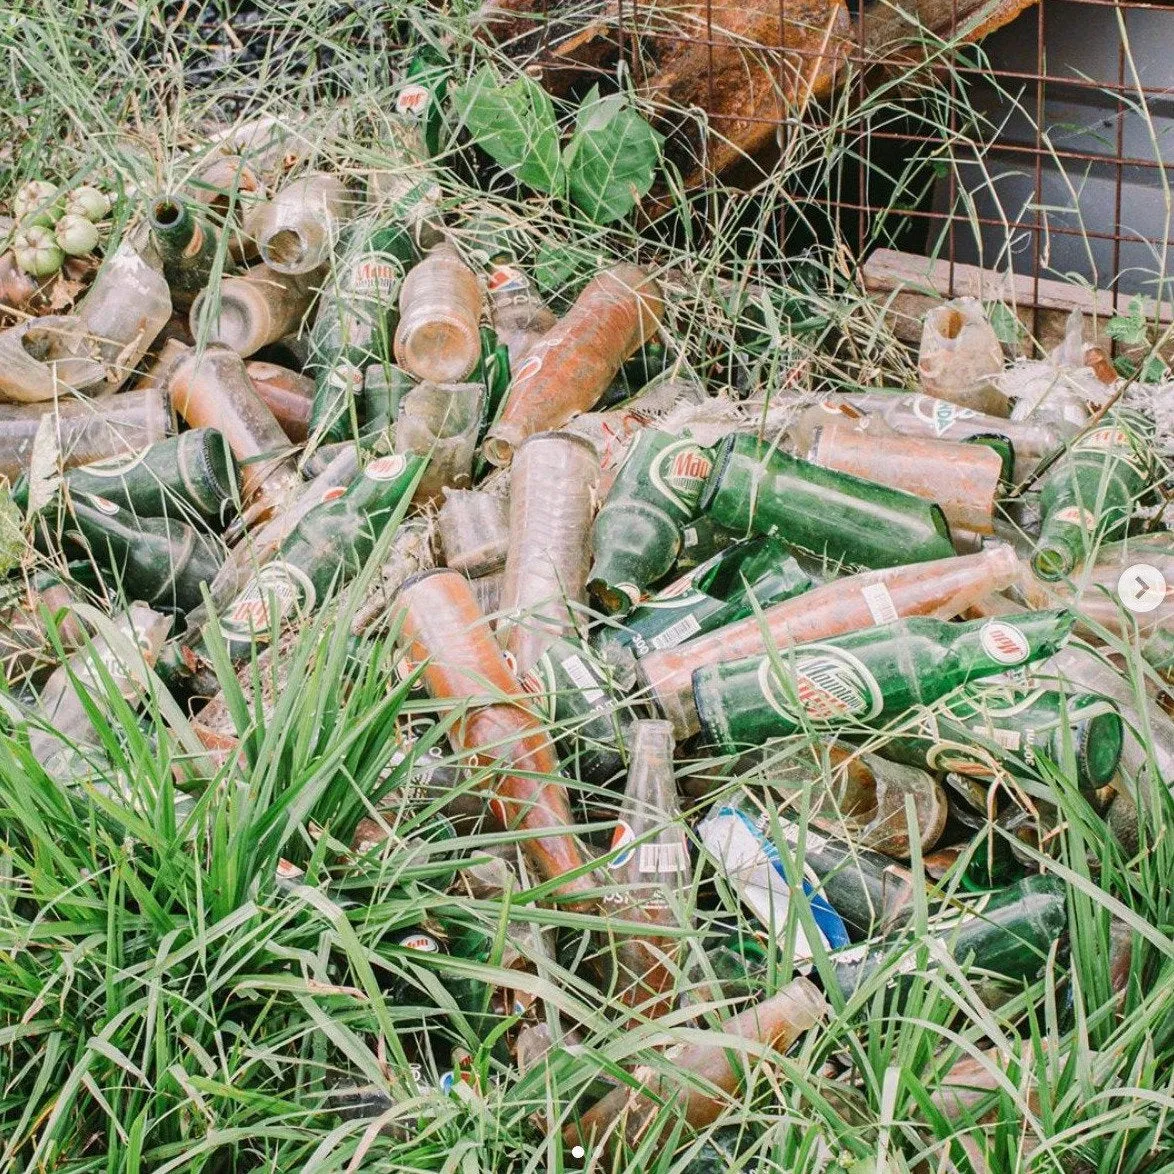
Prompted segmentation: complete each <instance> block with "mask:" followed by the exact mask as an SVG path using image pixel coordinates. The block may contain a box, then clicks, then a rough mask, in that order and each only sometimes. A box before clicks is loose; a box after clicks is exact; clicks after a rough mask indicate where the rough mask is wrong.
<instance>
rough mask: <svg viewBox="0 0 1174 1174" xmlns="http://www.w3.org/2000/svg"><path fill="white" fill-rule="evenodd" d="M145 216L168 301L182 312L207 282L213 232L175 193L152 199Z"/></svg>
mask: <svg viewBox="0 0 1174 1174" xmlns="http://www.w3.org/2000/svg"><path fill="white" fill-rule="evenodd" d="M147 219H148V220H149V222H150V225H151V239H152V241H153V242H154V244H155V248H156V250H157V251H158V253H159V257H160V259H161V260H162V262H163V276H164V278H165V279H166V280H167V286H168V288H169V289H170V290H171V301H172V303H173V304H174V305H175V307H176V309H179V310H185V311H186V310H187V309H189V308H190V306H191V304H192V302H193V301H194V300H195V297H196V295H197V294H198V293H199V292H200V291H201V290H202V289H203V288H204V287H205V286H206V285H207V284H208V278H209V276H210V275H211V273H212V264H213V262H214V261H215V259H216V249H217V242H216V235H215V233H214V232H213V231H212V229H211V228H210V227H209V225H208V223H207V222H206V221H204V220H201V219H200V218H199V217H197V216H196V215H195V213H194V212H193V211H192V209H191V207H190V206H189V205H188V204H187V203H186V202H185V201H184V200H183V199H181V198H180V197H179V196H160V197H158V199H155V200H152V201H151V206H150V208H149V209H148V214H147Z"/></svg>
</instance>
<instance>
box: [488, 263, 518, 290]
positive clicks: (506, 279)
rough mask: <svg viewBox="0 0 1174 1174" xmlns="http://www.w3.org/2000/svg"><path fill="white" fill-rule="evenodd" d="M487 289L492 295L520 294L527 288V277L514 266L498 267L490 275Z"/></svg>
mask: <svg viewBox="0 0 1174 1174" xmlns="http://www.w3.org/2000/svg"><path fill="white" fill-rule="evenodd" d="M485 288H486V289H487V290H488V291H489V292H490V293H491V294H503V293H519V292H522V291H524V290H525V289H526V288H527V283H526V276H525V274H524V273H523V272H522V271H521V270H520V269H515V268H514V267H513V266H512V265H497V266H495V267H494V269H493V270H492V272H491V273H490V274H489V278H488V280H487V281H486V282H485Z"/></svg>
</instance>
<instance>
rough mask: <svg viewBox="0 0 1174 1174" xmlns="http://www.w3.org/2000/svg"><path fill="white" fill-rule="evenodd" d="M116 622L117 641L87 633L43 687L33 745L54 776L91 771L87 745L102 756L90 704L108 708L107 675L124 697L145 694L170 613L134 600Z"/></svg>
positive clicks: (31, 729) (32, 731) (33, 727)
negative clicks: (167, 613) (158, 610)
mask: <svg viewBox="0 0 1174 1174" xmlns="http://www.w3.org/2000/svg"><path fill="white" fill-rule="evenodd" d="M113 624H114V627H115V629H116V632H117V636H116V638H115V642H114V643H113V644H112V643H111V642H110V641H109V640H108V639H107V638H106V637H105V636H101V635H99V636H93V637H91V638H89V639H88V640H87V641H86V644H85V647H83V648H80V649H79V650H78V651H77V652H75V653H74V654H73V655H72V656H71V657H70V658H69V660H68V661H67V662H66V663H65V664H63V665H60V666H59V667H58V668H57V669H55V670H54V671H53V673H52V674H51V675H50V677H49V679H48V680H47V681H46V682H45V684H44V687H43V688H42V689H41V691H40V696H39V697H38V699H37V706H36V713H37V717H38V719H39V721H38V722H37V724H36V725H30V727H29V749H30V750H31V751H32V753H33V757H34V758H36V760H37V761H38V762H39V763H40V764H41V766H42V767H44V769H45V772H46V773H47V774H49V775H51V776H53V777H54V778H58V779H68V778H76V777H77V776H78V775H83V774H89V773H91V772H92V770H93V766H92V765H91V762H90V755H89V754H87V750H91V753H92V754H93V755H96V756H98V758H99V760H100V758H101V757H102V749H101V748H102V745H103V740H102V735H101V734H100V733H99V731H98V730H97V728H95V726H94V722H93V718H92V716H91V712H92V710H91V707H93V706H97V708H98V709H99V711H102V712H105V711H106V708H107V707H106V704H105V699H106V698H107V697H108V696H109V695H110V693H109V686H108V683H107V679H108V678H109V682H110V684H112V685H113V691H114V692H116V693H118V694H120V695H121V696H122V697H123V698H124V699H125V700H127V701H134V700H137V699H138V698H139V697H140V696H141V694H142V692H143V690H144V686H145V685H146V673H145V670H146V669H147V668H148V667H149V666H151V665H153V664H154V663H155V658H156V656H157V655H158V653H159V649H160V648H161V647H162V646H163V641H164V640H165V639H166V637H167V631H168V629H169V628H170V627H171V619H170V617H168V616H165V615H161V614H160V613H159V612H156V611H152V610H151V609H150V608H149V607H147V606H145V605H144V604H141V603H135V604H132V605H131V606H130V608H128V609H127V610H126V611H125V612H122V613H121V614H119V615H116V616H114V617H113ZM87 703H88V704H87ZM91 748H92V749H91Z"/></svg>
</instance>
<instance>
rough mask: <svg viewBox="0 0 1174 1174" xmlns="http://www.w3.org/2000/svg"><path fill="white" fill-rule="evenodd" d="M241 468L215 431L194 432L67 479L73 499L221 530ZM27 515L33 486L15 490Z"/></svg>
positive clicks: (80, 469)
mask: <svg viewBox="0 0 1174 1174" xmlns="http://www.w3.org/2000/svg"><path fill="white" fill-rule="evenodd" d="M236 478H237V473H236V462H235V461H234V460H233V458H232V453H231V452H229V450H228V445H227V444H225V442H224V437H223V436H221V435H220V433H219V432H217V431H216V430H215V429H214V428H194V429H192V430H191V431H190V432H184V433H182V434H181V435H179V436H172V437H169V438H168V439H167V440H160V441H158V442H157V443H155V444H152V445H149V446H148V447H146V448H144V449H143V450H142V451H141V452H139V453H136V454H134V455H127V456H118V457H109V458H108V459H106V460H104V461H95V462H93V463H92V464H89V465H79V466H77V467H76V468H74V469H71V470H69V471H68V472H66V473H65V475H64V478H63V479H64V481H65V484H66V485H67V486H68V487H69V491H70V494H71V496H75V497H76V496H78V495H84V496H94V497H99V498H101V499H103V500H105V501H112V502H113V503H114V504H115V505H116V506H119V507H120V508H121V509H123V510H126V511H128V512H129V513H131V514H132V515H137V516H140V517H148V518H165V517H172V518H177V519H179V520H184V519H191V518H199V519H200V520H201V521H203V522H204V523H205V524H206V525H208V526H211V527H212V528H214V529H219V528H221V527H222V526H223V525H224V522H225V520H226V519H227V517H228V516H229V513H230V511H231V509H232V503H233V496H234V493H235V491H236ZM12 498H13V500H14V501H15V502H16V503H17V504H18V505H20V506H21V508H22V509H24V508H27V505H28V481H27V480H26V479H25V478H21V480H20V481H18V482H17V484H16V485H15V486H13V489H12Z"/></svg>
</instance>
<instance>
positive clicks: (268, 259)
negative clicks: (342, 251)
mask: <svg viewBox="0 0 1174 1174" xmlns="http://www.w3.org/2000/svg"><path fill="white" fill-rule="evenodd" d="M353 214H354V204H353V200H352V197H351V195H350V193H349V192H348V191H347V189H346V185H345V184H344V183H343V182H342V180H340V179H339V178H338V177H337V176H335V175H327V174H326V173H325V172H321V171H316V172H311V173H310V174H308V175H303V176H301V177H299V178H298V179H295V180H292V181H291V182H289V183H287V184H286V185H285V186H284V187H283V188H282V189H281V191H279V192H278V193H277V195H276V196H274V198H273V199H272V200H270V201H269V202H268V203H266V204H260V205H258V206H257V207H255V208H254V209H253V210H252V211H251V212H250V214H249V217H248V220H247V222H246V225H245V229H246V231H247V232H248V233H249V234H250V235H251V236H252V237H253V239H254V240H255V241H256V242H257V248H258V249H259V250H260V253H261V260H262V261H264V262H265V264H266V265H268V266H269V268H270V269H273V270H275V271H276V272H277V273H285V274H291V275H301V274H308V273H313V272H314V270H316V269H318V268H320V267H321V266H322V265H324V264H325V263H326V262H327V261H329V260H330V253H331V250H332V249H333V247H334V243H335V241H337V240H338V236H339V233H340V232H341V231H342V227H343V225H344V224H345V223H346V221H347V220H348V219H350V217H351V216H352V215H353Z"/></svg>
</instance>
